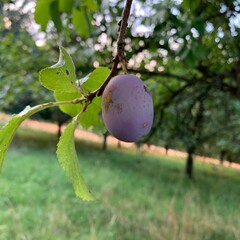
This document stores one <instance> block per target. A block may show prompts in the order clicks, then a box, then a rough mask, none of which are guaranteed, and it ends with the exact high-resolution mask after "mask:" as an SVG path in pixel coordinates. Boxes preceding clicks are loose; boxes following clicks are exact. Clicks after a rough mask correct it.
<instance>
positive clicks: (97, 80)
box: [80, 67, 110, 93]
mask: <svg viewBox="0 0 240 240" xmlns="http://www.w3.org/2000/svg"><path fill="white" fill-rule="evenodd" d="M109 73H110V70H109V69H108V68H106V67H99V68H96V69H95V70H94V71H93V72H91V73H90V74H88V75H87V76H86V77H85V78H83V79H82V80H80V84H81V87H82V89H83V90H84V92H85V93H88V92H91V91H93V90H95V89H97V88H98V87H99V86H100V85H101V84H102V83H103V82H104V80H105V79H106V78H107V76H108V74H109Z"/></svg>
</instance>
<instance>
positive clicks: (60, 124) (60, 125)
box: [57, 122, 62, 139]
mask: <svg viewBox="0 0 240 240" xmlns="http://www.w3.org/2000/svg"><path fill="white" fill-rule="evenodd" d="M61 127H62V123H60V122H58V132H57V136H58V139H59V138H60V137H61V135H62V130H61Z"/></svg>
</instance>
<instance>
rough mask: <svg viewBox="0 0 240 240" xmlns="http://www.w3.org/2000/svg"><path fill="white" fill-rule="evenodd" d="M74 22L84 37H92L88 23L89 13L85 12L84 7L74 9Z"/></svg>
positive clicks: (80, 34)
mask: <svg viewBox="0 0 240 240" xmlns="http://www.w3.org/2000/svg"><path fill="white" fill-rule="evenodd" d="M72 23H73V26H74V28H75V29H76V31H77V33H78V34H79V36H81V37H82V38H83V39H87V38H89V37H90V29H89V27H90V25H89V24H88V19H87V15H86V14H85V11H84V9H83V8H79V9H77V8H74V9H73V14H72Z"/></svg>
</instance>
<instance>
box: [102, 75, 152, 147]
mask: <svg viewBox="0 0 240 240" xmlns="http://www.w3.org/2000/svg"><path fill="white" fill-rule="evenodd" d="M102 117H103V121H104V123H105V126H106V128H107V129H108V131H109V132H110V133H111V134H112V135H113V136H114V137H116V138H117V139H119V140H121V141H125V142H135V141H137V140H138V139H139V138H141V137H143V136H145V135H146V134H148V133H149V131H150V130H151V127H152V123H153V101H152V97H151V95H150V93H149V91H148V89H147V87H146V86H145V85H144V83H143V81H142V80H140V79H139V78H138V77H136V76H135V75H131V74H124V75H118V76H116V77H114V78H113V79H111V81H110V82H109V83H108V85H107V86H106V88H105V90H104V92H103V96H102Z"/></svg>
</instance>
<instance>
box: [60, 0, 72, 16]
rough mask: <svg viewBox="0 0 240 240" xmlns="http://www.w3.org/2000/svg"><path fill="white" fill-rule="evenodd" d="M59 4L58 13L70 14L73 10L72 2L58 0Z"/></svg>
mask: <svg viewBox="0 0 240 240" xmlns="http://www.w3.org/2000/svg"><path fill="white" fill-rule="evenodd" d="M58 2H59V11H60V12H66V13H71V12H72V8H73V0H67V1H66V0H58Z"/></svg>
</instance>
